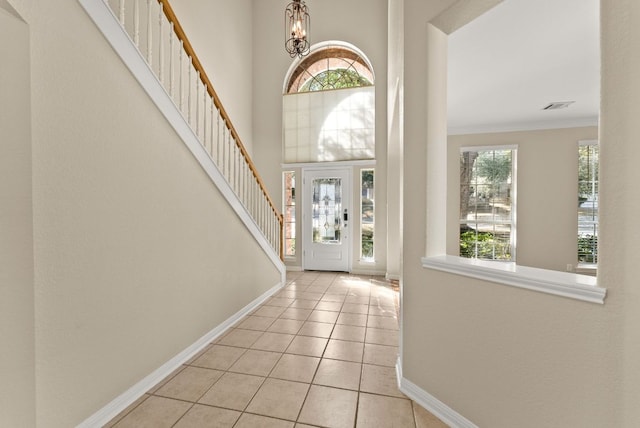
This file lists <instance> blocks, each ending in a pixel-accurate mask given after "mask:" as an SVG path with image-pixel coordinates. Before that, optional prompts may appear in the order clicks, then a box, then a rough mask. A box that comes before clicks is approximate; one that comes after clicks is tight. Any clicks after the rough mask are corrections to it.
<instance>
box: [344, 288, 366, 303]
mask: <svg viewBox="0 0 640 428" xmlns="http://www.w3.org/2000/svg"><path fill="white" fill-rule="evenodd" d="M370 295H371V287H370V286H369V284H354V285H353V286H352V287H350V288H349V294H348V296H349V297H366V298H367V303H369V296H370ZM347 298H348V297H347ZM347 303H360V302H347Z"/></svg>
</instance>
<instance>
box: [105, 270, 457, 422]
mask: <svg viewBox="0 0 640 428" xmlns="http://www.w3.org/2000/svg"><path fill="white" fill-rule="evenodd" d="M397 305H398V293H397V292H396V291H394V289H393V288H392V287H391V284H390V283H388V282H387V281H385V280H384V279H382V278H379V277H364V276H357V275H348V274H343V273H328V272H290V273H288V274H287V285H286V286H285V287H284V288H283V289H282V290H281V291H279V292H278V293H276V294H275V295H274V296H273V297H272V298H270V299H269V300H268V301H266V302H265V303H264V304H263V305H262V306H260V307H259V308H257V309H256V310H255V311H253V313H251V314H250V315H248V316H246V317H245V318H243V319H242V320H241V321H239V322H238V323H237V324H236V325H235V326H234V327H233V328H231V329H229V330H228V331H227V332H225V334H224V335H222V336H221V337H220V338H218V339H217V340H216V341H215V342H213V343H212V344H210V345H209V346H208V347H207V348H205V349H204V350H203V351H202V352H200V353H199V354H198V355H197V356H196V357H194V358H192V359H191V360H190V361H189V362H188V363H187V364H185V365H183V366H182V367H181V368H180V369H178V370H176V372H174V373H173V374H172V375H170V376H169V377H168V378H167V379H165V380H164V381H163V382H161V383H160V384H159V385H157V386H155V387H154V388H152V389H151V390H150V391H148V393H147V394H145V395H144V396H142V397H141V398H140V399H139V400H138V401H136V402H135V403H134V404H133V405H131V406H130V407H129V408H128V409H126V410H125V411H123V412H122V413H121V414H120V415H118V416H117V417H116V418H114V419H113V420H112V421H111V422H110V423H109V424H107V427H115V428H125V427H136V428H141V427H153V428H161V427H176V428H189V427H198V428H206V427H235V428H245V427H251V428H254V427H264V428H271V427H273V428H280V427H282V428H286V427H300V428H302V427H332V428H333V427H336V428H342V427H345V428H347V427H349V428H353V427H356V428H360V427H367V428H370V427H396V428H402V427H410V428H414V427H415V428H442V427H446V425H445V424H443V423H442V422H441V421H440V420H438V419H437V418H436V417H435V416H433V415H431V414H430V413H429V412H427V411H426V410H424V409H423V408H421V407H420V406H418V405H417V404H416V403H414V402H412V401H411V400H409V399H408V398H407V397H406V396H404V395H403V394H402V393H401V392H400V391H399V390H398V388H397V383H396V373H395V368H394V366H395V363H396V359H397V352H398V319H397Z"/></svg>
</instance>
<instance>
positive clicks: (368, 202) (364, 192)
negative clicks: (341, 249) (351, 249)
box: [360, 169, 375, 260]
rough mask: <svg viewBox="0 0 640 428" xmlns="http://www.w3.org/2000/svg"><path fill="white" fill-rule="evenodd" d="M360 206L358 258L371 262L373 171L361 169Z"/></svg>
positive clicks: (373, 206) (372, 257)
mask: <svg viewBox="0 0 640 428" xmlns="http://www.w3.org/2000/svg"><path fill="white" fill-rule="evenodd" d="M361 178H362V180H361V204H360V208H361V209H360V214H361V221H360V237H361V247H360V257H361V258H362V260H373V259H374V254H373V234H374V208H375V204H374V194H375V188H374V170H373V169H363V170H362V173H361Z"/></svg>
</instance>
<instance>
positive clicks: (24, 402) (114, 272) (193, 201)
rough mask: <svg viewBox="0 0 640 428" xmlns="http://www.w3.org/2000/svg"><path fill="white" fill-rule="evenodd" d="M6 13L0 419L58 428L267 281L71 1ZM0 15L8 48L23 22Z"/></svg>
mask: <svg viewBox="0 0 640 428" xmlns="http://www.w3.org/2000/svg"><path fill="white" fill-rule="evenodd" d="M16 8H17V9H20V10H28V11H29V14H28V18H26V20H27V24H28V30H29V32H28V36H29V39H30V49H31V53H30V55H29V54H24V53H22V54H19V53H16V52H14V51H11V52H8V53H9V54H10V56H9V57H10V58H11V59H12V61H11V63H12V65H14V66H15V67H17V68H18V69H19V73H16V72H15V70H14V67H10V68H5V67H4V66H3V67H2V73H5V72H6V73H10V74H11V73H13V74H11V75H10V76H5V75H4V74H3V75H2V76H1V77H2V79H0V80H1V81H2V82H3V83H6V82H7V81H5V79H4V78H5V77H8V78H13V81H11V80H10V81H8V83H10V84H11V91H10V92H8V93H9V96H10V98H9V99H8V103H10V105H11V106H12V107H13V108H16V109H17V110H16V111H15V113H14V114H13V115H12V116H8V118H10V119H12V120H13V125H15V129H14V130H11V131H10V134H9V136H11V135H13V136H14V137H15V138H13V139H11V142H10V143H5V138H4V137H5V132H6V131H5V129H6V128H5V126H4V124H3V126H2V132H3V138H2V141H3V144H2V149H1V150H2V153H3V156H1V159H2V160H0V162H3V160H4V159H7V157H6V156H4V155H5V154H7V155H11V161H12V164H11V167H7V168H5V167H4V164H3V166H2V168H1V169H0V170H1V171H2V174H3V180H2V182H3V183H5V182H6V180H5V179H7V180H8V179H11V180H12V182H13V187H11V188H8V187H5V186H2V187H0V189H2V190H0V191H1V192H2V199H3V200H13V201H15V205H14V206H13V207H12V210H11V211H9V212H7V213H6V216H7V217H6V218H7V219H8V221H9V223H5V212H4V211H2V216H3V217H2V223H0V224H2V227H3V229H1V231H2V233H3V235H4V233H5V230H4V226H5V224H7V225H9V226H10V227H11V230H10V233H11V235H10V238H9V240H8V241H5V240H4V239H3V240H2V244H0V245H2V247H0V253H1V254H2V260H3V263H4V260H5V254H6V253H7V252H9V253H10V256H11V257H10V258H9V259H8V261H10V262H12V264H13V268H12V269H11V270H10V271H9V275H10V276H11V277H10V278H9V280H10V282H9V284H11V286H10V288H7V289H5V288H4V284H5V281H4V278H3V281H2V284H3V289H2V299H1V303H0V305H2V307H1V309H2V310H1V311H0V313H1V314H2V315H0V316H1V317H2V325H9V326H10V327H11V328H12V331H11V332H10V334H9V335H8V342H7V344H8V345H9V348H6V347H4V346H3V349H5V350H6V349H10V352H8V353H6V352H3V353H1V354H2V357H1V358H2V365H3V366H4V365H5V364H13V366H12V370H14V371H15V373H11V374H10V375H9V376H8V377H7V378H5V377H4V372H3V379H9V380H11V379H12V378H13V377H17V376H22V375H24V378H23V379H22V382H18V381H16V383H15V384H14V383H12V382H11V383H7V382H3V385H11V386H12V395H11V397H10V398H8V401H6V402H5V401H4V400H5V397H6V395H7V394H6V390H5V389H4V388H5V387H4V386H2V387H0V394H2V395H1V397H2V399H3V402H2V406H1V407H2V409H5V408H7V409H11V411H12V413H11V414H9V415H7V416H5V415H4V414H3V415H2V416H1V418H2V419H0V421H1V422H0V425H3V426H4V425H7V426H24V427H29V426H34V420H35V425H36V426H43V427H45V426H46V427H69V426H75V425H77V424H78V423H80V422H82V421H83V420H85V419H86V418H88V417H89V416H90V415H92V414H93V413H94V412H96V411H97V410H99V409H100V408H102V407H103V406H105V405H106V404H107V403H109V402H110V401H111V400H113V399H114V398H115V397H117V396H118V395H120V394H121V393H123V392H124V391H126V390H127V389H128V388H129V387H131V386H133V385H134V384H135V383H137V382H138V381H140V380H141V379H143V378H144V377H145V376H147V375H149V374H150V373H151V372H153V371H154V370H155V369H157V368H158V367H160V366H161V365H162V364H164V363H165V362H167V361H168V360H170V359H171V358H172V357H174V356H175V355H177V354H178V353H180V352H181V351H183V350H184V349H185V348H187V347H188V346H189V345H191V344H192V343H194V342H195V341H196V340H198V339H199V338H200V337H202V336H203V335H204V334H206V333H207V332H209V331H210V330H212V329H213V328H215V327H216V326H218V325H219V324H220V323H221V322H223V321H224V320H226V319H227V318H228V317H230V316H231V315H233V314H234V313H235V312H237V311H238V310H240V309H241V308H243V307H244V306H245V305H247V304H248V303H249V302H251V301H252V300H253V299H255V298H256V297H258V296H260V295H261V294H263V293H264V292H265V291H267V290H268V289H270V288H271V287H273V286H275V285H277V284H278V283H279V281H280V274H279V272H278V270H277V269H276V267H275V266H274V265H273V264H272V263H271V261H270V260H269V258H268V257H267V256H266V255H265V254H264V253H263V251H262V249H261V248H260V247H259V246H258V245H257V244H256V242H255V240H254V239H253V237H252V236H251V235H250V234H249V232H248V231H247V230H246V229H245V227H244V225H243V224H242V223H241V222H240V221H239V220H238V219H237V217H236V215H235V213H234V212H233V211H232V210H231V208H230V207H229V206H228V204H227V202H226V201H225V199H224V198H223V197H222V196H221V195H220V194H219V192H218V191H217V189H216V188H215V187H214V185H213V184H212V182H211V181H210V179H209V178H208V177H207V176H206V174H205V173H204V171H203V170H202V169H201V167H200V166H199V165H198V163H197V161H196V160H195V159H194V158H193V156H192V154H191V153H190V152H189V151H188V149H187V148H186V147H185V146H184V144H183V143H182V142H181V141H180V140H179V139H178V137H177V135H176V134H175V133H174V131H173V130H172V128H171V127H170V126H169V125H168V124H167V123H166V120H165V119H164V118H163V116H162V115H161V114H160V113H159V112H158V111H157V109H156V107H155V106H154V105H152V103H151V101H150V100H149V99H148V97H147V96H146V95H145V93H144V92H143V90H142V89H141V88H140V86H139V85H138V83H137V82H136V81H135V79H134V78H133V77H132V76H131V75H130V73H129V72H128V70H127V69H126V67H125V66H124V65H123V64H122V62H121V61H120V59H119V57H117V56H116V54H115V53H114V52H113V50H112V49H111V47H110V46H109V44H108V43H107V41H106V40H105V39H104V37H103V36H102V35H101V34H100V33H99V31H98V29H97V28H96V27H95V25H94V24H93V22H92V21H91V19H90V18H89V17H88V16H87V15H86V14H85V12H84V10H83V9H82V7H81V6H80V4H79V2H77V1H67V2H55V4H54V2H38V5H37V8H36V7H31V4H30V3H28V2H25V1H16ZM0 13H2V14H3V15H2V18H0V19H3V21H2V26H0V28H2V30H1V31H2V33H3V36H4V35H5V34H4V33H5V31H10V32H11V33H12V35H15V34H17V35H18V37H13V38H12V39H11V41H12V42H13V43H16V45H15V47H14V49H15V48H17V47H20V44H23V42H24V41H25V40H26V39H25V37H26V34H27V33H26V31H25V29H24V28H25V26H24V25H22V24H20V25H18V28H17V30H16V29H15V28H14V27H15V25H14V23H11V22H10V23H8V24H7V26H5V20H6V19H5V15H4V11H0ZM61 22H64V23H65V25H62V26H61V25H60V23H61ZM9 24H10V25H9ZM14 32H15V34H13V33H14ZM5 39H6V40H9V38H5V37H3V40H5ZM1 46H2V49H5V44H2V45H1ZM29 57H30V58H31V65H30V68H31V72H29V63H28V61H27V59H28V58H29ZM14 59H15V62H14V61H13V60H14ZM5 70H6V71H5ZM16 76H18V77H16ZM29 80H30V88H29V85H28V83H29ZM25 82H26V83H25ZM223 86H225V85H223ZM226 86H227V87H229V86H231V85H230V84H228V85H226ZM29 90H30V96H29ZM29 100H31V115H30V116H31V120H30V122H31V125H30V127H31V146H29V133H28V129H29V125H28V121H27V119H26V118H29V111H28V109H29ZM3 101H4V98H3ZM3 106H4V104H3ZM3 109H4V107H3ZM249 126H250V125H249ZM25 128H26V129H25ZM249 132H251V130H250V129H249ZM11 133H13V134H11ZM7 160H9V159H7ZM13 161H15V163H13ZM5 174H9V175H10V176H9V177H5ZM2 207H3V209H4V204H3V205H2ZM30 210H32V212H33V213H32V215H31V214H30ZM31 224H33V246H31V244H30V236H31V232H30V227H31ZM14 226H15V228H14ZM5 243H6V244H7V245H9V246H10V248H11V249H10V251H9V250H8V249H7V248H6V247H5ZM31 248H33V249H32V250H31ZM31 251H32V254H33V256H32V257H31V255H30V254H31ZM247 261H250V263H251V269H247V268H246V266H247ZM30 263H33V264H32V265H31V264H30ZM3 272H4V266H3ZM31 277H33V280H32V279H30V278H31ZM30 284H33V285H30ZM5 291H6V293H5ZM5 295H7V296H8V297H9V299H8V300H5V299H4V298H5ZM6 305H10V307H9V309H8V310H7V311H5V306H6ZM34 319H35V321H34ZM7 323H8V324H7ZM34 324H35V333H34ZM4 338H5V331H4V329H3V340H4ZM33 342H35V358H34V356H33V347H34V344H33ZM11 345H15V346H11ZM5 355H6V357H5ZM34 360H35V381H34V376H33V368H32V369H31V372H30V369H29V367H30V366H31V367H33V365H34ZM34 382H35V386H33V385H32V386H31V387H30V386H29V384H30V383H31V384H33V383H34ZM14 385H15V389H13V386H14ZM34 391H35V392H34ZM34 409H35V410H34ZM14 411H15V412H18V411H24V415H22V416H21V419H16V416H15V415H14V414H13V413H14ZM7 418H10V419H9V421H11V423H8V424H5V423H4V422H5V421H6V419H7ZM14 421H16V423H13V422H14Z"/></svg>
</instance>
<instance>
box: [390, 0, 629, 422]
mask: <svg viewBox="0 0 640 428" xmlns="http://www.w3.org/2000/svg"><path fill="white" fill-rule="evenodd" d="M421 3H422V2H421V1H419V0H407V1H406V2H405V10H411V9H412V8H411V7H410V5H411V6H412V7H415V8H417V7H419V4H421ZM430 3H431V2H430ZM435 3H437V2H435ZM602 13H603V24H604V25H603V26H602V47H603V54H604V55H603V68H602V71H603V75H602V79H603V101H602V110H601V128H600V133H601V136H600V138H599V139H600V143H601V151H602V153H601V165H602V172H601V182H602V185H601V195H602V198H601V210H602V211H601V239H602V241H603V242H602V243H601V247H600V251H601V260H600V269H599V279H598V281H599V284H600V285H601V286H603V287H607V288H608V291H609V292H608V297H607V299H606V302H605V304H604V305H596V304H589V303H583V302H578V301H574V300H570V299H566V298H560V297H556V296H550V295H546V294H541V293H536V292H532V291H526V290H522V289H515V288H512V287H508V286H503V285H499V284H494V283H491V282H488V281H481V280H475V279H469V278H466V277H461V276H457V275H453V274H448V273H442V272H436V271H433V270H426V269H423V268H422V267H421V266H420V261H419V260H420V257H422V256H424V253H425V249H424V248H425V235H426V240H428V239H430V234H429V231H425V227H424V225H425V212H426V213H427V214H428V213H429V209H430V207H429V206H427V207H426V210H424V209H422V208H420V207H421V206H423V205H422V203H424V201H425V199H423V197H421V195H423V194H424V193H425V192H426V189H427V184H426V183H425V182H424V180H422V179H420V177H421V175H420V174H417V180H416V181H414V182H413V183H414V186H413V191H414V192H415V193H416V194H417V195H418V196H417V197H416V199H415V200H414V201H411V202H409V201H407V200H406V198H405V215H404V268H403V294H404V296H403V333H402V334H403V343H404V346H403V349H402V352H403V356H402V363H403V370H404V376H405V378H406V379H408V380H409V381H411V382H413V383H415V384H416V385H418V386H419V387H420V388H421V389H423V390H424V391H426V392H428V393H430V394H432V395H433V396H435V397H436V398H437V399H439V400H441V401H442V402H444V403H445V404H447V405H448V406H450V407H451V408H452V409H454V410H455V411H457V412H458V413H460V414H461V415H463V416H464V417H466V418H468V419H470V420H471V421H472V422H474V423H475V424H477V425H478V426H482V427H485V426H486V427H498V428H499V427H514V426H518V427H540V426H545V427H603V426H616V427H635V426H638V425H639V424H640V411H639V410H638V406H637V403H638V397H639V393H640V381H639V379H638V376H639V375H638V373H639V372H640V371H639V370H638V363H637V361H640V349H639V347H640V345H639V343H640V340H638V331H639V330H638V327H637V326H638V325H640V319H639V315H638V314H639V313H640V297H639V293H638V291H637V283H638V281H637V278H636V276H635V275H634V274H633V270H634V268H633V266H635V264H636V263H637V261H636V260H635V259H637V257H636V251H635V248H636V247H637V242H638V236H637V235H638V232H637V230H636V229H635V228H634V226H635V224H634V221H635V218H636V213H637V211H638V208H640V207H638V206H637V205H638V201H637V200H636V199H637V198H635V199H633V198H631V199H629V196H630V195H633V194H635V193H636V190H635V184H634V183H636V182H637V180H638V178H639V177H638V174H640V173H639V172H638V170H637V168H635V164H634V159H636V157H637V156H636V155H637V153H636V152H637V151H638V148H637V145H636V144H634V141H637V139H638V136H640V128H639V126H640V125H638V121H637V117H638V113H640V112H639V111H638V106H640V86H639V83H638V82H637V79H634V77H633V76H637V74H638V72H640V62H639V61H640V60H638V58H637V55H634V54H633V51H634V49H635V50H637V49H638V47H639V46H640V30H639V28H638V26H637V22H638V20H639V19H640V4H636V3H633V4H631V2H627V1H623V0H603V1H602ZM413 15H415V9H414V10H413V12H412V14H405V38H407V39H408V38H409V37H411V38H412V40H414V42H415V43H414V44H413V50H414V51H416V50H417V51H420V50H426V49H427V46H428V40H427V37H426V35H425V32H426V31H425V22H426V21H428V20H429V16H428V15H422V17H423V18H425V19H423V20H420V19H415V18H412V16H413ZM404 64H405V75H406V82H409V81H410V76H417V75H418V73H420V72H424V70H425V69H426V64H424V63H421V62H420V60H418V59H415V58H408V57H406V58H405V61H404ZM438 67H439V65H436V67H435V69H438ZM428 70H429V73H431V72H432V70H434V67H429V68H428ZM414 89H415V91H416V94H415V96H414V95H413V94H409V93H407V96H406V97H405V112H406V114H405V126H404V129H405V136H404V149H405V156H404V162H405V165H404V168H405V171H411V170H419V168H421V167H422V165H423V164H424V162H425V156H426V150H425V149H424V140H423V139H421V136H422V135H425V134H426V130H425V129H424V126H425V125H424V123H425V119H424V118H425V117H427V116H432V115H439V114H441V113H442V111H444V109H446V106H445V105H440V107H439V108H437V107H434V106H431V108H430V109H429V108H427V107H426V105H425V102H424V101H423V99H433V94H431V93H429V92H427V90H426V88H424V87H422V86H420V85H418V87H417V88H414ZM434 108H436V110H437V111H434ZM409 112H411V113H409ZM445 125H446V124H444V123H440V124H438V123H435V125H434V126H437V127H443V126H445ZM426 143H427V145H429V144H441V142H439V141H433V140H429V141H427V142H426ZM607 147H608V148H607ZM535 156H536V157H537V158H538V157H539V156H540V154H536V155H535ZM407 178H408V173H405V182H406V180H407ZM441 179H442V177H441ZM520 191H522V189H520ZM441 203H445V201H444V200H443V201H441ZM605 205H606V208H605ZM442 226H444V225H442ZM520 238H522V237H519V239H520ZM544 251H546V248H544V249H542V252H544ZM525 255H526V253H525ZM532 257H536V256H535V255H533V254H532ZM634 257H635V259H634Z"/></svg>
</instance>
